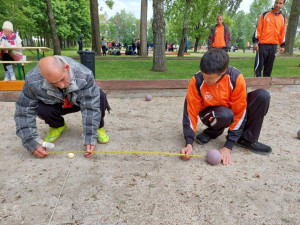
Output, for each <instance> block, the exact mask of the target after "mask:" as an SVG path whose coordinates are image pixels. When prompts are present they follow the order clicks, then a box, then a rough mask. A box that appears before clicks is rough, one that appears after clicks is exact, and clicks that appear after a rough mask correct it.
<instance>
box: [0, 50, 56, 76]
mask: <svg viewBox="0 0 300 225" xmlns="http://www.w3.org/2000/svg"><path fill="white" fill-rule="evenodd" d="M2 50H8V51H12V50H28V51H33V50H36V57H37V61H22V60H21V61H0V64H5V63H9V64H16V65H17V68H18V73H19V79H20V80H21V79H22V74H21V68H22V72H23V76H24V79H25V70H24V65H25V64H29V63H37V62H38V61H39V60H40V59H41V56H42V57H44V56H45V52H47V51H51V50H52V49H51V48H47V47H16V46H9V47H0V51H2ZM41 53H42V55H41Z"/></svg>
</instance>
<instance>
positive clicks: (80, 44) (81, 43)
mask: <svg viewBox="0 0 300 225" xmlns="http://www.w3.org/2000/svg"><path fill="white" fill-rule="evenodd" d="M82 38H83V34H81V35H79V36H78V41H77V42H78V47H79V49H78V50H79V51H82V45H83V41H82Z"/></svg>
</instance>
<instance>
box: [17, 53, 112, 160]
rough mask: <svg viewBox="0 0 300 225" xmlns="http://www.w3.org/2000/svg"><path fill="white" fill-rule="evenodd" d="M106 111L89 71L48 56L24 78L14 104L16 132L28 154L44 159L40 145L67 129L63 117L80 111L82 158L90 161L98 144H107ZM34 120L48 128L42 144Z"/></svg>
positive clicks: (74, 62)
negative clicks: (39, 119) (45, 124)
mask: <svg viewBox="0 0 300 225" xmlns="http://www.w3.org/2000/svg"><path fill="white" fill-rule="evenodd" d="M106 109H107V110H110V108H109V105H108V102H107V99H106V94H105V93H104V92H103V91H102V90H101V89H100V88H99V87H98V85H97V84H96V83H95V80H94V76H93V73H92V71H91V70H89V69H88V68H87V67H85V66H83V65H82V64H80V63H79V62H77V61H75V60H73V59H71V58H69V57H64V56H48V57H45V58H43V59H41V60H40V61H39V63H38V65H37V66H36V67H34V68H33V69H32V70H30V71H29V73H28V74H27V75H26V81H25V85H24V87H23V90H22V93H21V95H20V97H19V99H18V100H17V102H16V112H15V122H16V132H17V135H18V136H19V137H20V138H21V139H22V143H23V146H24V147H25V148H26V149H27V150H28V151H29V152H31V153H32V154H33V155H35V156H36V157H38V158H44V157H46V156H47V155H48V154H49V153H48V151H47V149H45V148H44V147H43V146H42V143H43V142H44V141H45V142H54V141H56V140H57V139H58V138H59V137H60V136H61V134H62V133H63V132H64V131H65V130H66V129H67V124H66V123H65V121H64V118H63V117H62V116H63V115H65V114H68V113H73V112H78V111H81V114H82V124H83V134H82V136H83V144H84V145H85V146H86V153H85V154H84V155H85V157H87V158H89V157H91V156H92V155H93V151H95V149H96V143H97V141H98V142H99V143H107V142H108V141H109V137H108V135H107V134H106V133H105V130H104V128H103V126H104V116H105V110H106ZM37 116H38V117H39V118H41V119H42V120H44V121H45V123H47V124H48V125H49V126H50V131H49V133H48V134H47V135H46V137H45V138H44V140H42V139H41V138H40V137H39V135H38V133H37V127H36V117H37Z"/></svg>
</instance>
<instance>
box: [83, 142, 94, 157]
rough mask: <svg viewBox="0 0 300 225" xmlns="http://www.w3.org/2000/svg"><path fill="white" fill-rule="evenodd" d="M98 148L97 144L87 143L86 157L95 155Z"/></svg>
mask: <svg viewBox="0 0 300 225" xmlns="http://www.w3.org/2000/svg"><path fill="white" fill-rule="evenodd" d="M95 149H96V145H87V146H86V153H84V157H85V158H90V157H92V156H93V155H94V151H95Z"/></svg>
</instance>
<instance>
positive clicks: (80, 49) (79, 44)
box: [78, 42, 82, 51]
mask: <svg viewBox="0 0 300 225" xmlns="http://www.w3.org/2000/svg"><path fill="white" fill-rule="evenodd" d="M78 47H79V49H78V50H79V51H82V43H80V42H79V43H78Z"/></svg>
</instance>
